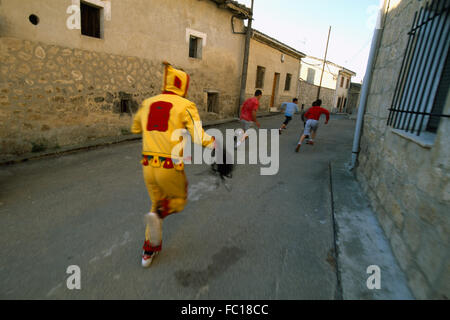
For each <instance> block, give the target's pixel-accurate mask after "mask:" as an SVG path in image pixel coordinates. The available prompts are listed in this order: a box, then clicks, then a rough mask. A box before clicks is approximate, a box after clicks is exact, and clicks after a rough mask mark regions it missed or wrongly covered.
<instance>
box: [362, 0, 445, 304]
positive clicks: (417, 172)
mask: <svg viewBox="0 0 450 320" xmlns="http://www.w3.org/2000/svg"><path fill="white" fill-rule="evenodd" d="M421 5H423V1H419V0H404V1H399V0H396V1H391V9H390V11H389V12H388V14H387V18H386V25H385V30H384V33H383V36H382V41H381V45H380V48H379V52H378V56H377V59H376V63H375V69H374V73H373V78H372V83H371V87H370V94H369V97H368V102H367V109H366V114H365V117H364V126H363V135H362V139H361V153H360V155H359V165H358V168H357V178H358V180H359V181H360V183H361V185H362V187H363V190H364V191H365V192H366V193H367V194H368V196H369V198H370V201H371V204H372V206H373V208H374V210H375V211H376V213H377V215H378V219H379V221H380V224H381V225H382V227H383V229H384V231H385V233H386V235H387V237H388V238H389V240H390V243H391V246H392V250H393V252H394V254H395V256H396V258H397V259H398V262H399V264H400V266H401V268H402V269H403V271H404V272H405V273H406V275H407V278H408V284H409V286H410V288H411V290H412V292H413V294H414V295H415V296H416V297H417V298H419V299H426V298H432V299H435V298H437V299H448V298H449V297H450V260H449V258H450V247H449V234H450V215H449V208H450V161H449V159H450V148H449V147H448V146H449V145H450V120H449V119H442V120H441V124H440V127H439V130H438V132H437V134H436V135H435V137H434V143H433V145H432V146H431V147H423V146H422V145H420V144H419V143H418V142H419V141H418V138H412V139H407V138H405V137H404V136H401V135H399V134H397V133H396V132H395V131H393V130H392V129H391V128H390V127H387V117H388V112H389V111H388V110H387V109H388V106H389V105H390V103H391V101H392V98H393V94H394V89H395V84H396V80H397V76H398V74H399V72H400V67H401V63H402V58H403V54H404V51H405V47H406V43H407V40H408V38H407V33H408V31H409V30H410V28H411V24H412V21H413V18H414V13H415V11H416V10H418V9H420V7H421ZM448 101H449V102H450V100H448ZM449 112H450V103H447V106H446V110H445V112H444V113H447V114H448V113H449ZM374 264H376V261H374ZM382 285H383V284H382ZM385 285H386V286H387V285H388V284H385Z"/></svg>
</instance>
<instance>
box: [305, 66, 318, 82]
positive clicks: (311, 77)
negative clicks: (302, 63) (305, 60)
mask: <svg viewBox="0 0 450 320" xmlns="http://www.w3.org/2000/svg"><path fill="white" fill-rule="evenodd" d="M315 77H316V70H314V69H312V68H308V76H307V78H306V82H308V83H310V84H314V78H315Z"/></svg>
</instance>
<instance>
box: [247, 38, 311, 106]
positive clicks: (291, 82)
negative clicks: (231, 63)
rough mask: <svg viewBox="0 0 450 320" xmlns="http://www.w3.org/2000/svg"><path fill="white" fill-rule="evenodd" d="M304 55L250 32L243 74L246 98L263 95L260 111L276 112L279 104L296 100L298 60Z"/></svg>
mask: <svg viewBox="0 0 450 320" xmlns="http://www.w3.org/2000/svg"><path fill="white" fill-rule="evenodd" d="M305 56H306V55H305V54H303V53H301V52H299V51H297V50H295V49H293V48H290V47H289V46H287V45H285V44H283V43H281V42H279V41H277V40H275V39H273V38H271V37H269V36H267V35H265V34H263V33H262V32H259V31H257V30H253V32H252V38H251V41H250V56H249V63H248V71H247V87H246V97H247V98H249V97H252V96H253V95H254V93H255V91H256V90H257V89H260V90H261V91H262V92H263V96H262V98H261V101H260V108H259V110H260V111H263V112H264V111H265V112H268V111H276V110H279V107H280V106H281V103H283V102H286V101H289V102H291V101H292V99H293V98H295V97H298V90H299V82H298V74H299V72H300V66H301V59H302V58H304V57H305Z"/></svg>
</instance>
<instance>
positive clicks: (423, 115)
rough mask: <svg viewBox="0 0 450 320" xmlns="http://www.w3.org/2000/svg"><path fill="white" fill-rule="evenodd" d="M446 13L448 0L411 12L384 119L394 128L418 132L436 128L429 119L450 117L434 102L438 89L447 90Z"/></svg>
mask: <svg viewBox="0 0 450 320" xmlns="http://www.w3.org/2000/svg"><path fill="white" fill-rule="evenodd" d="M449 13H450V0H433V1H431V2H427V3H426V4H425V6H423V7H422V8H421V9H420V10H419V11H417V12H416V13H415V15H414V20H413V24H412V27H411V31H410V32H409V33H408V35H409V38H408V43H407V46H406V51H405V55H404V57H403V62H402V66H401V69H400V74H399V77H398V79H397V84H396V87H395V92H394V97H393V100H392V105H391V107H390V108H389V111H390V112H389V117H388V122H387V123H388V125H389V126H392V127H393V128H395V129H399V130H404V131H406V132H411V133H415V134H417V135H418V136H420V134H421V132H423V131H424V130H428V131H431V132H435V130H434V131H433V126H430V121H433V123H436V119H440V118H442V117H450V115H445V114H442V112H443V108H439V107H436V103H435V102H436V101H437V100H439V99H436V98H437V97H438V96H439V91H442V90H445V88H446V90H447V91H448V86H445V85H442V83H441V80H444V79H445V78H447V77H448V75H447V76H446V75H445V73H446V72H448V69H449V68H448V67H447V68H445V65H446V61H447V60H448V59H447V54H448V52H449V46H450V16H449ZM445 94H446V93H445ZM437 123H439V121H437ZM434 127H435V126H434ZM434 129H435V128H434Z"/></svg>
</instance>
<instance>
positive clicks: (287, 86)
mask: <svg viewBox="0 0 450 320" xmlns="http://www.w3.org/2000/svg"><path fill="white" fill-rule="evenodd" d="M291 79H292V74H290V73H287V74H286V82H285V83H284V91H289V90H291Z"/></svg>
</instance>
